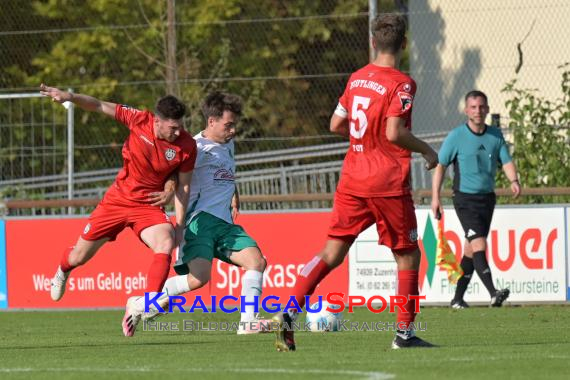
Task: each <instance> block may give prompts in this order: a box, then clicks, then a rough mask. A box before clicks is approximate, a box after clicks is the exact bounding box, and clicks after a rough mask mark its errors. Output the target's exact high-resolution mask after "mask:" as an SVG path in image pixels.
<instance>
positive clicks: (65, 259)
mask: <svg viewBox="0 0 570 380" xmlns="http://www.w3.org/2000/svg"><path fill="white" fill-rule="evenodd" d="M73 248H75V247H68V248H66V249H65V251H63V255H62V256H61V261H60V262H59V266H60V268H61V270H62V271H63V272H69V271H70V270H72V269H73V268H75V267H74V266H73V265H71V264H69V254H70V253H71V251H73Z"/></svg>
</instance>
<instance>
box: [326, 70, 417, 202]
mask: <svg viewBox="0 0 570 380" xmlns="http://www.w3.org/2000/svg"><path fill="white" fill-rule="evenodd" d="M415 93H416V82H414V80H413V79H412V78H410V77H409V76H408V75H406V74H404V73H402V72H401V71H398V70H396V69H394V68H389V67H380V66H376V65H374V64H369V65H366V66H364V67H363V68H361V69H360V70H358V71H356V72H354V73H353V74H352V75H351V76H350V79H349V80H348V84H347V85H346V89H345V90H344V93H343V94H342V96H341V98H340V100H339V104H338V106H337V109H336V110H335V114H336V115H338V116H340V117H344V118H347V119H348V123H349V128H350V146H349V148H348V152H347V153H346V157H345V158H344V163H343V167H342V172H341V177H340V181H339V184H338V188H337V190H338V191H340V192H343V193H347V194H352V195H355V196H359V197H389V196H397V195H403V194H408V193H409V192H410V190H411V185H410V161H411V152H410V151H409V150H406V149H402V148H400V147H399V146H397V145H395V144H393V143H391V142H390V141H388V139H387V138H386V124H387V118H388V117H401V118H403V119H405V120H406V128H408V129H411V128H412V103H413V99H414V95H415Z"/></svg>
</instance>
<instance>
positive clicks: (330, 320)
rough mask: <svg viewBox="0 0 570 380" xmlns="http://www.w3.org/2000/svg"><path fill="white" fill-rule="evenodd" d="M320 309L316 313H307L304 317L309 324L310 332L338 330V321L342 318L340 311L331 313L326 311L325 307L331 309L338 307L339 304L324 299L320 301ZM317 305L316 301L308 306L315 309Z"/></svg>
mask: <svg viewBox="0 0 570 380" xmlns="http://www.w3.org/2000/svg"><path fill="white" fill-rule="evenodd" d="M322 305H323V306H322V308H321V311H319V312H318V313H309V312H307V316H306V317H305V322H306V323H308V324H309V328H310V329H311V331H312V332H329V331H338V329H339V323H340V321H341V320H342V313H331V312H329V311H327V310H326V309H327V307H330V308H331V309H334V310H338V309H340V306H339V305H332V304H329V303H328V302H326V301H323V302H322ZM318 306H319V304H318V302H316V303H314V304H312V305H311V306H310V308H311V310H315V309H317V308H318Z"/></svg>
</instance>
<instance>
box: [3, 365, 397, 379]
mask: <svg viewBox="0 0 570 380" xmlns="http://www.w3.org/2000/svg"><path fill="white" fill-rule="evenodd" d="M155 371H168V372H190V373H191V372H197V373H216V372H220V373H263V374H285V375H303V374H305V375H328V376H333V377H347V376H349V377H355V378H363V379H368V380H384V379H394V378H395V377H396V375H394V374H391V373H386V372H374V371H356V370H325V369H302V368H224V369H221V368H149V367H137V368H89V367H80V368H0V373H31V372H103V373H113V372H119V373H129V372H133V373H147V372H155Z"/></svg>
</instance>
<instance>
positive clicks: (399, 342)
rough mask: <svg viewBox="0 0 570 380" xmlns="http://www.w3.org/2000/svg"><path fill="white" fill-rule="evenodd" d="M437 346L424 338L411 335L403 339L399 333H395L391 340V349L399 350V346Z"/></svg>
mask: <svg viewBox="0 0 570 380" xmlns="http://www.w3.org/2000/svg"><path fill="white" fill-rule="evenodd" d="M433 347H437V346H436V345H435V344H431V343H430V342H426V341H425V340H423V339H421V338H418V337H417V336H413V337H411V338H408V339H405V338H402V337H401V336H400V335H398V334H396V337H395V338H394V340H393V341H392V349H393V350H399V349H401V348H433Z"/></svg>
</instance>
